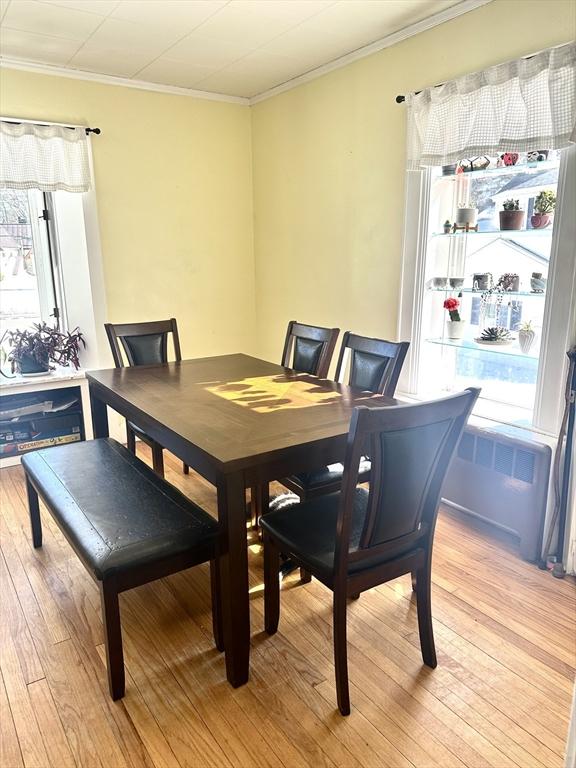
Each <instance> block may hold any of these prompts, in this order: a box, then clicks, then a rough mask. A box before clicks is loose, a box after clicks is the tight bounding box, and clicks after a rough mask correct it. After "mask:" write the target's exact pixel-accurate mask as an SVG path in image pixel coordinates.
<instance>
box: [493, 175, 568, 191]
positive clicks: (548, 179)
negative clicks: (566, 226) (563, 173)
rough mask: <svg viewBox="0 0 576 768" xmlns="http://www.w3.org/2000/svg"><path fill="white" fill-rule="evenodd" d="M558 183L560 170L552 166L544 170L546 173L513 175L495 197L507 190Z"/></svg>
mask: <svg viewBox="0 0 576 768" xmlns="http://www.w3.org/2000/svg"><path fill="white" fill-rule="evenodd" d="M557 183H558V171H557V169H555V168H551V169H550V170H548V171H546V172H544V173H538V174H536V173H520V174H518V175H517V176H516V175H514V176H511V177H510V181H509V182H508V184H506V185H505V186H503V187H502V189H501V190H500V192H498V194H497V195H494V197H499V196H500V195H502V194H504V193H505V192H510V191H511V190H513V189H514V190H520V189H523V190H526V191H528V190H530V189H532V188H533V187H536V188H538V189H541V188H542V187H547V186H548V187H553V186H555V185H556V184H557Z"/></svg>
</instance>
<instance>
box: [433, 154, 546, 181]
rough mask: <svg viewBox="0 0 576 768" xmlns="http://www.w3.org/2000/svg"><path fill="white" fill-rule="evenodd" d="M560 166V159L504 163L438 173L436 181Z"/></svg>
mask: <svg viewBox="0 0 576 768" xmlns="http://www.w3.org/2000/svg"><path fill="white" fill-rule="evenodd" d="M557 167H558V159H557V158H554V159H552V160H541V161H540V162H539V163H538V162H536V163H519V164H517V165H504V166H502V167H501V168H479V169H478V170H477V171H466V172H464V173H449V174H447V175H446V176H444V175H438V176H436V177H435V178H434V181H445V180H446V179H448V180H451V181H454V180H457V179H462V178H464V179H467V178H470V177H471V178H474V179H479V178H481V177H482V176H492V175H493V174H498V175H503V176H506V175H511V174H514V173H538V172H539V171H546V170H550V169H553V168H557Z"/></svg>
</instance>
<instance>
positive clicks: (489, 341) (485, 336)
mask: <svg viewBox="0 0 576 768" xmlns="http://www.w3.org/2000/svg"><path fill="white" fill-rule="evenodd" d="M474 341H476V343H477V344H486V345H494V346H503V345H506V344H512V342H513V341H514V336H512V334H511V333H510V331H509V330H508V328H503V327H502V326H501V325H494V326H490V327H489V328H484V330H483V331H482V333H481V335H480V336H478V338H476V339H474Z"/></svg>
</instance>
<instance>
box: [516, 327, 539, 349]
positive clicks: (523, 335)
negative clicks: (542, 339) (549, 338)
mask: <svg viewBox="0 0 576 768" xmlns="http://www.w3.org/2000/svg"><path fill="white" fill-rule="evenodd" d="M535 339H536V331H535V330H534V329H533V328H532V321H531V320H528V321H527V322H525V323H522V324H521V325H520V328H519V329H518V343H519V344H520V349H521V350H522V352H524V354H525V355H527V354H528V352H530V349H531V347H532V344H534V341H535Z"/></svg>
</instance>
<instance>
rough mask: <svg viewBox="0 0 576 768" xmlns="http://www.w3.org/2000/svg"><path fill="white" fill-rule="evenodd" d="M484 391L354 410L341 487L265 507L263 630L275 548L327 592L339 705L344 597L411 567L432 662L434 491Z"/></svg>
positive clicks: (271, 604) (272, 612)
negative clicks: (365, 481)
mask: <svg viewBox="0 0 576 768" xmlns="http://www.w3.org/2000/svg"><path fill="white" fill-rule="evenodd" d="M479 393H480V390H479V389H472V388H470V389H467V390H465V391H464V392H461V393H459V394H457V395H453V396H451V397H446V398H444V399H442V400H435V401H432V402H427V403H419V404H417V405H398V406H389V407H384V408H376V407H375V408H370V407H368V406H360V407H358V408H356V409H355V410H354V413H353V415H352V420H351V423H350V431H349V433H348V442H347V447H346V458H345V461H344V476H343V481H342V490H341V491H340V492H337V493H333V494H330V495H327V496H320V497H318V498H315V499H311V500H309V501H306V502H303V503H301V504H297V505H296V506H293V507H291V508H290V509H281V510H278V511H275V512H269V513H268V514H267V515H265V516H264V517H263V518H262V520H261V526H262V533H263V542H264V589H265V592H264V616H265V627H266V631H267V632H268V634H270V635H272V634H274V633H275V632H276V631H277V629H278V621H279V617H280V583H279V578H278V569H279V565H280V554H281V553H282V554H283V555H286V556H289V557H290V558H292V559H293V560H295V561H296V563H297V564H298V565H300V567H301V568H304V569H305V570H306V571H307V572H310V573H312V575H313V576H315V577H316V578H317V579H318V580H319V581H321V582H322V584H324V585H325V586H326V587H328V589H330V590H332V592H333V639H334V666H335V671H336V691H337V697H338V707H339V709H340V712H341V713H342V714H343V715H347V714H349V713H350V695H349V689H348V657H347V643H346V610H347V599H348V598H356V597H358V595H359V594H360V593H361V592H363V591H364V590H367V589H371V588H372V587H375V586H377V585H379V584H382V583H384V582H386V581H389V580H391V579H396V578H397V577H399V576H402V575H403V574H406V573H411V574H412V584H413V588H414V591H415V593H416V601H417V611H418V629H419V634H420V646H421V650H422V658H423V660H424V663H425V664H426V665H427V666H429V667H432V668H434V667H436V664H437V661H436V650H435V646H434V634H433V628H432V612H431V602H430V573H431V562H432V545H433V541H434V528H435V525H436V518H437V514H438V506H439V502H440V491H441V488H442V483H443V481H444V477H445V475H446V472H447V470H448V466H449V464H450V461H451V459H452V456H453V454H454V451H455V449H456V446H457V444H458V441H459V440H460V437H461V435H462V431H463V429H464V426H465V424H466V421H467V420H468V416H469V414H470V412H471V410H472V408H473V406H474V403H475V402H476V399H477V397H478V395H479ZM366 446H368V447H369V453H370V457H371V459H372V472H371V475H370V486H369V490H366V489H365V488H359V487H358V472H359V466H360V459H361V457H362V455H363V452H364V451H365V450H366Z"/></svg>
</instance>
